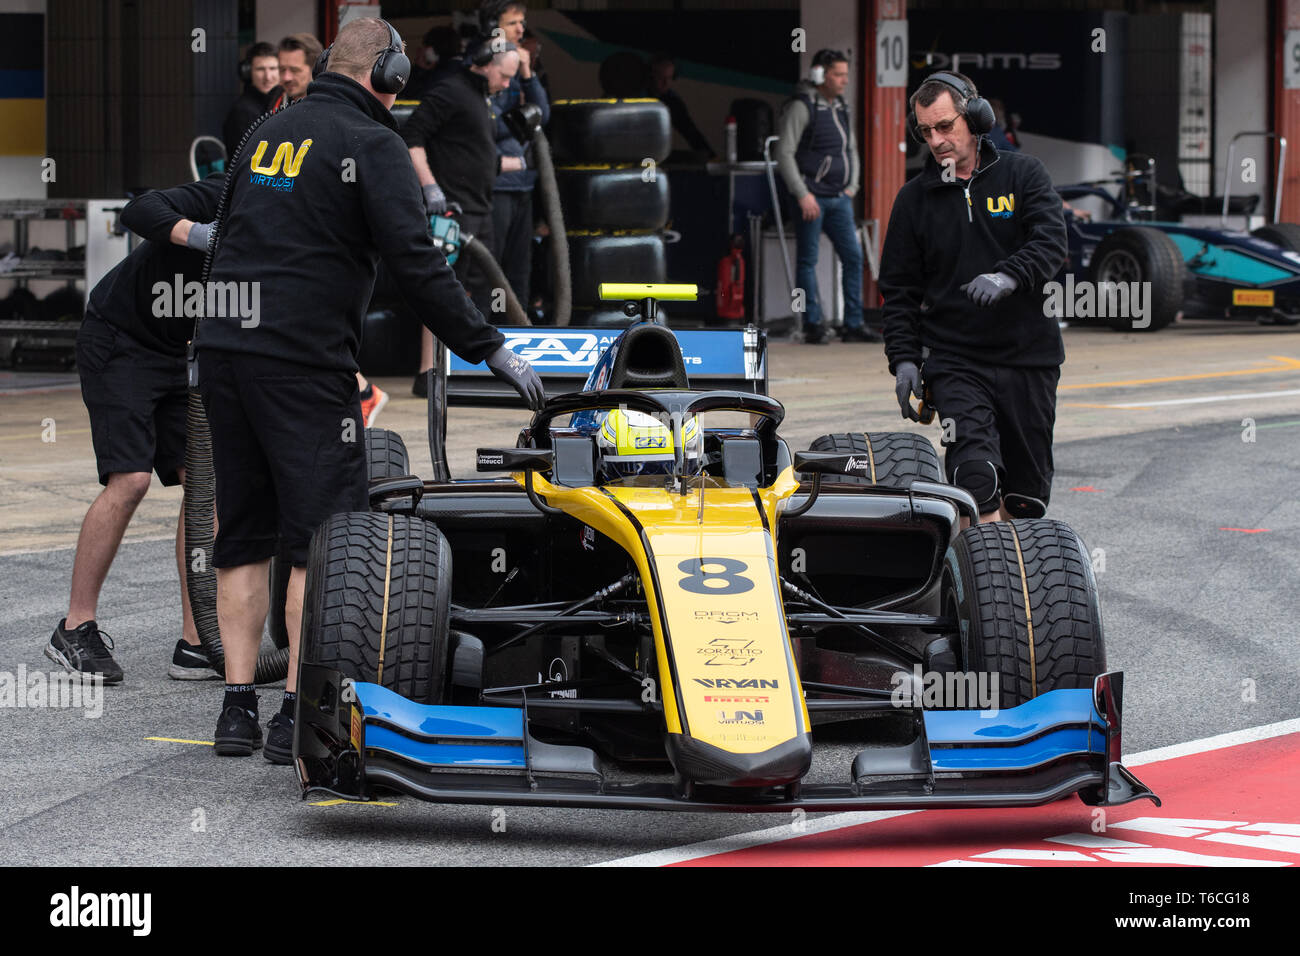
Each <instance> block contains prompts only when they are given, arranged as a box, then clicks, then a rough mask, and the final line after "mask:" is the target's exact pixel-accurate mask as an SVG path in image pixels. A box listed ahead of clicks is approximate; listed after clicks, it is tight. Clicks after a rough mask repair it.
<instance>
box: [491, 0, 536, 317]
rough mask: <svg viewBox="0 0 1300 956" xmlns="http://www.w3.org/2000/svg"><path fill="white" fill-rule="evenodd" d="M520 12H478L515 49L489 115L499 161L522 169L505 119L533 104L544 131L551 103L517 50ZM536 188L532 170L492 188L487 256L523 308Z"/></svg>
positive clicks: (506, 3)
mask: <svg viewBox="0 0 1300 956" xmlns="http://www.w3.org/2000/svg"><path fill="white" fill-rule="evenodd" d="M525 10H526V8H525V6H524V5H523V4H522V3H519V2H517V0H484V2H483V3H482V4H481V5H480V7H479V11H480V16H481V17H482V19H483V23H484V26H485V28H486V32H487V33H489V34H491V33H492V31H493V30H499V31H501V32H500V34H499V35H500V36H501V37H502V38H504V39H505V40H506V41H508V42H510V43H513V44H515V46H516V47H517V50H516V53H517V54H518V56H519V71H518V72H517V73H516V74H515V75H514V76H513V77H512V78H511V80H510V85H509V86H508V87H506V88H505V89H504V90H502V91H501V92H499V93H496V94H494V95H493V97H492V114H493V118H494V123H495V128H494V136H495V139H496V144H497V152H498V153H500V154H501V156H502V157H511V156H513V157H518V158H519V159H520V160H521V161H522V162H523V163H524V164H525V167H527V163H528V160H527V156H526V155H525V151H524V144H523V143H521V142H519V140H517V139H515V138H514V136H512V135H511V134H510V130H509V128H508V127H507V126H506V121H505V118H504V117H505V114H506V113H507V112H509V111H510V110H512V109H514V108H515V107H517V106H520V105H522V104H524V103H533V104H535V105H536V106H537V107H538V108H539V109H540V110H541V111H542V116H541V122H542V125H543V126H545V125H546V124H547V123H549V122H550V121H551V103H550V100H548V99H547V97H546V91H545V90H544V89H542V83H541V79H540V77H539V76H538V75H537V72H536V71H535V70H534V69H533V62H532V56H531V55H530V54H529V53H528V51H527V50H526V49H524V47H523V46H521V44H522V43H523V39H524V13H525ZM536 185H537V171H536V170H534V169H528V168H524V169H521V170H517V171H514V172H503V173H502V174H501V175H500V176H498V177H497V178H496V182H495V183H494V184H493V186H492V235H493V236H494V237H495V239H496V247H495V248H494V249H493V251H492V254H493V255H494V256H496V260H497V262H498V263H500V265H501V271H502V272H504V273H505V276H506V281H507V282H509V283H510V288H511V289H513V290H514V293H515V296H516V298H518V299H519V301H520V302H521V303H523V305H524V306H525V308H526V307H527V306H528V280H529V276H530V274H531V273H532V251H533V187H535V186H536Z"/></svg>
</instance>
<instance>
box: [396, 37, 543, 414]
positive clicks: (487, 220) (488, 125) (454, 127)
mask: <svg viewBox="0 0 1300 956" xmlns="http://www.w3.org/2000/svg"><path fill="white" fill-rule="evenodd" d="M518 69H519V54H518V52H517V51H516V49H515V45H514V44H513V43H510V42H508V41H506V40H504V39H503V38H500V37H497V38H493V37H480V38H478V39H477V40H476V41H474V42H472V43H471V44H470V46H469V47H468V48H467V49H466V51H465V57H464V60H463V68H462V69H460V70H457V71H455V72H454V73H452V74H451V75H449V76H448V77H447V78H446V79H445V80H443V81H442V82H440V83H438V84H437V85H435V86H434V87H433V89H431V90H430V91H429V94H428V95H427V96H426V97H425V98H424V99H423V100H421V101H420V105H419V106H417V107H416V108H415V110H414V112H412V113H411V115H410V117H409V118H408V119H407V121H406V123H405V124H404V125H403V126H402V138H403V139H404V140H405V141H406V145H407V147H408V148H409V150H410V155H411V163H412V165H414V166H415V173H416V176H418V177H419V180H420V186H421V189H422V190H423V192H424V203H425V210H426V211H427V212H428V214H429V215H431V216H441V215H444V214H446V212H447V210H448V204H449V203H457V204H458V205H459V206H460V208H461V212H460V214H459V215H458V216H457V219H458V221H459V222H460V228H461V232H462V233H469V234H470V235H472V236H474V237H475V238H476V239H477V240H478V241H480V242H482V243H483V245H484V246H485V247H486V248H487V249H489V250H491V249H493V248H494V240H493V232H492V185H493V182H494V181H495V180H496V178H497V176H498V175H499V174H501V173H503V172H518V171H520V170H522V169H524V165H525V164H524V160H523V158H522V157H519V156H502V155H501V154H500V153H498V152H497V146H496V135H495V124H494V121H493V117H492V111H491V107H490V103H489V100H490V97H491V96H492V95H493V94H495V93H500V92H501V91H503V90H504V89H506V88H507V87H508V86H509V85H510V80H511V79H512V78H513V77H514V75H515V73H516V72H517V71H518ZM456 274H457V275H458V276H459V277H460V280H461V282H462V283H464V285H465V287H466V288H467V289H469V290H470V294H471V295H473V297H474V303H475V305H477V306H478V309H479V311H481V312H483V313H484V314H485V315H491V314H492V312H491V308H492V299H493V295H492V289H491V287H490V286H489V284H488V281H487V276H486V275H485V274H484V273H483V270H482V269H479V268H476V267H475V266H474V264H473V263H472V261H471V257H470V256H468V255H461V256H460V257H459V258H458V259H457V260H456ZM432 366H433V338H432V337H431V336H429V335H425V336H424V338H423V340H422V344H421V351H420V373H421V374H419V375H417V376H416V380H415V391H416V394H419V393H420V392H419V389H420V387H421V386H422V385H423V384H424V375H423V373H424V372H425V371H427V370H428V369H429V368H431V367H432Z"/></svg>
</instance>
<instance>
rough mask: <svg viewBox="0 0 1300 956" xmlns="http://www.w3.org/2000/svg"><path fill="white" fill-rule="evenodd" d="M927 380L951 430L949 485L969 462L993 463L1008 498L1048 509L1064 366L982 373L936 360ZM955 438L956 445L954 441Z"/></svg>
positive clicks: (966, 363)
mask: <svg viewBox="0 0 1300 956" xmlns="http://www.w3.org/2000/svg"><path fill="white" fill-rule="evenodd" d="M923 375H924V378H925V384H926V387H928V388H929V389H930V394H931V397H932V398H933V399H934V407H935V411H936V412H937V413H938V416H939V419H940V420H941V421H943V422H944V423H945V427H944V435H945V438H944V441H943V445H944V447H945V449H947V454H946V455H945V456H944V469H945V470H946V471H947V473H948V480H949V481H952V480H953V473H954V472H955V471H956V469H957V466H958V465H960V464H961V463H962V462H964V461H990V462H992V463H993V465H994V467H995V468H997V470H998V476H999V479H1000V482H1001V486H1002V494H1003V495H1007V494H1013V493H1014V494H1021V495H1030V496H1032V497H1034V498H1041V499H1042V500H1043V501H1044V502H1047V501H1048V500H1049V499H1050V498H1051V494H1052V473H1053V466H1052V429H1053V427H1054V426H1055V425H1056V383H1057V382H1058V381H1060V378H1061V369H1060V367H1059V366H1050V367H1047V368H1021V367H1015V366H1007V365H980V364H977V363H974V362H972V361H970V360H969V359H964V358H961V357H959V356H956V355H949V354H947V353H940V352H932V353H931V354H930V355H929V356H928V357H927V358H926V360H925V369H924V372H923ZM948 419H951V420H952V425H951V427H948V425H947V420H948ZM949 434H951V435H952V441H948V440H947V436H948V435H949Z"/></svg>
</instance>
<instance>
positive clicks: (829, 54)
mask: <svg viewBox="0 0 1300 956" xmlns="http://www.w3.org/2000/svg"><path fill="white" fill-rule="evenodd" d="M841 60H846V61H847V60H848V57H847V56H845V55H844V54H843V53H841V52H840V51H839V50H818V51H817V52H816V53H814V54H813V58H812V67H810V68H809V70H808V79H809V81H810V82H811V83H812V84H813V86H821V85H822V84H823V83H825V82H826V67H828V66H830V65H831V64H832V63H839V62H840V61H841Z"/></svg>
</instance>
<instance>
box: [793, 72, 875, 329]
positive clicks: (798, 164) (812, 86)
mask: <svg viewBox="0 0 1300 956" xmlns="http://www.w3.org/2000/svg"><path fill="white" fill-rule="evenodd" d="M848 85H849V62H848V59H847V58H846V57H845V56H844V54H843V53H840V52H839V51H838V50H818V51H817V52H816V53H815V54H814V55H813V66H812V71H811V75H810V77H809V79H808V80H806V81H804V82H802V83H800V84H799V87H798V90H797V92H796V95H795V96H794V98H793V99H791V100H789V101H787V102H786V104H785V106H784V107H783V108H782V110H781V118H780V122H779V131H778V136H779V138H778V140H777V143H776V150H775V154H776V163H777V169H779V170H780V172H781V178H782V179H784V180H785V186H786V189H788V190H789V191H790V195H791V196H793V197H794V198H795V199H796V200H797V201H798V203H799V219H798V220H797V221H796V222H795V240H796V241H795V247H796V255H797V263H796V265H795V285H796V293H797V292H798V291H800V290H801V291H802V292H803V300H804V301H803V306H804V316H803V340H804V341H805V342H807V343H809V344H813V345H815V344H818V343H821V342H824V341H825V340H826V325H825V323H824V322H823V321H822V309H821V295H820V294H819V292H818V289H817V247H818V244H819V243H820V241H821V234H822V233H823V232H825V233H826V236H827V238H828V239H830V241H831V245H833V246H834V247H835V254H836V255H837V256H839V259H840V264H841V265H842V266H843V269H844V277H843V284H842V288H843V292H844V328H843V329H842V330H841V332H840V336H841V337H842V338H843V339H844V341H846V342H878V341H879V340H880V339H879V337H878V336H877V335H876V334H875V333H873V332H871V331H870V330H869V329H868V328H867V327H866V325H865V324H864V323H863V316H862V262H863V256H862V244H861V243H860V242H859V241H858V233H857V230H856V228H855V227H854V223H853V197H854V196H856V195H857V192H858V182H859V179H858V176H859V163H858V146H857V139H856V138H855V137H854V135H853V123H852V121H851V119H850V117H849V107H848V104H847V103H845V102H844V90H845V89H846V88H847V87H848ZM797 307H798V306H797V304H796V308H797Z"/></svg>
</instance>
